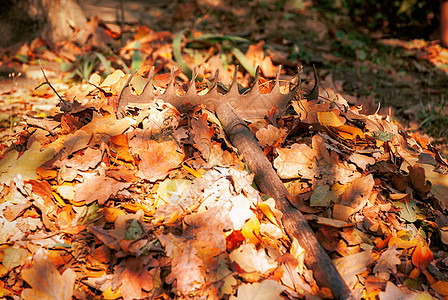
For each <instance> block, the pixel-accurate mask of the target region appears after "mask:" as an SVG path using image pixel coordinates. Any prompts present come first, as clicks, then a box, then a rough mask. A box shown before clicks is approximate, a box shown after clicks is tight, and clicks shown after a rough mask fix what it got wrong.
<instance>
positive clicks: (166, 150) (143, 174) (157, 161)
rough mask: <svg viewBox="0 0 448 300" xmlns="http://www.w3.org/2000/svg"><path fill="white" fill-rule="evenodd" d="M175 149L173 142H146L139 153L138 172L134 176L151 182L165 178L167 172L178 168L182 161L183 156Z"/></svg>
mask: <svg viewBox="0 0 448 300" xmlns="http://www.w3.org/2000/svg"><path fill="white" fill-rule="evenodd" d="M176 148H177V145H176V143H175V142H173V141H166V142H160V143H158V142H156V141H154V140H150V141H148V143H147V144H146V146H145V148H144V149H143V150H141V151H140V154H139V157H140V162H139V164H138V167H139V171H138V172H137V174H136V175H137V176H138V177H140V178H142V179H146V180H148V181H151V182H154V181H157V180H159V179H163V178H165V177H166V176H167V175H168V172H169V171H170V170H172V169H175V168H177V167H179V165H180V164H181V163H182V161H183V159H184V154H183V153H179V152H178V151H177V150H176Z"/></svg>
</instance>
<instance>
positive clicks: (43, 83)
mask: <svg viewBox="0 0 448 300" xmlns="http://www.w3.org/2000/svg"><path fill="white" fill-rule="evenodd" d="M38 61H39V67H40V70H41V71H42V74H44V78H45V82H42V83H41V84H39V85H38V86H37V87H36V88H34V90H37V89H38V88H40V87H41V86H43V85H45V84H48V85H49V86H50V87H51V89H52V90H53V92H54V93H55V94H56V96H58V98H59V100H61V101H64V99H62V97H61V96H59V94H58V92H56V90H55V88H54V87H53V86H52V85H51V83H50V81H49V80H48V78H47V75H45V72H44V68H42V64H41V63H40V60H38Z"/></svg>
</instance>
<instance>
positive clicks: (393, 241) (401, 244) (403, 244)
mask: <svg viewBox="0 0 448 300" xmlns="http://www.w3.org/2000/svg"><path fill="white" fill-rule="evenodd" d="M417 244H418V241H417V240H416V239H413V240H410V241H405V240H402V239H400V238H398V237H396V236H393V237H391V238H390V240H389V244H388V245H389V247H391V246H393V245H396V246H397V248H403V249H409V248H412V247H415V246H417Z"/></svg>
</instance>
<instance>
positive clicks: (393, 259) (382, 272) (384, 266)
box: [373, 245, 401, 280]
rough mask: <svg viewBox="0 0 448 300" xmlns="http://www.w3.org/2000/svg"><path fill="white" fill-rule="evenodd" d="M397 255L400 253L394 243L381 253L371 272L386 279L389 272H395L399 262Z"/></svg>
mask: <svg viewBox="0 0 448 300" xmlns="http://www.w3.org/2000/svg"><path fill="white" fill-rule="evenodd" d="M397 255H400V251H398V250H397V247H396V246H395V245H393V246H391V247H389V248H388V249H387V250H386V251H384V252H383V253H382V254H381V256H380V258H379V259H378V261H377V263H376V265H375V268H373V272H374V273H378V276H379V277H381V278H383V279H385V280H388V279H389V276H390V273H394V274H395V273H397V265H399V264H400V263H401V261H400V258H398V257H397Z"/></svg>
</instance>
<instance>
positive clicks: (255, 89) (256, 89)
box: [244, 66, 260, 96]
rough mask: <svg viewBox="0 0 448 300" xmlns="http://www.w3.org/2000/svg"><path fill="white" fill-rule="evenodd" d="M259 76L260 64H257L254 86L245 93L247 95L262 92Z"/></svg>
mask: <svg viewBox="0 0 448 300" xmlns="http://www.w3.org/2000/svg"><path fill="white" fill-rule="evenodd" d="M258 77H260V66H257V69H256V70H255V76H254V81H253V83H252V87H251V88H250V90H249V92H248V93H246V94H244V95H245V96H249V95H253V94H256V93H258V94H260V84H259V83H258Z"/></svg>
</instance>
